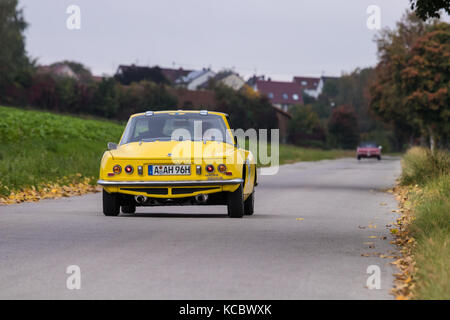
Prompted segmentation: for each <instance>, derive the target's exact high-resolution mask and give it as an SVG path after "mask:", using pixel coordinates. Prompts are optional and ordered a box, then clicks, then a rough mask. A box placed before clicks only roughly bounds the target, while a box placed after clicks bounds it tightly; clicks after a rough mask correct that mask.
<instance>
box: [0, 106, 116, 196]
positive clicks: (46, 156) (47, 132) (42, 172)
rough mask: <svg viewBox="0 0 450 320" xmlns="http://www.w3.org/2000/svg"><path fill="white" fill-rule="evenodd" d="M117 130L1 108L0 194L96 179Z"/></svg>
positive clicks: (105, 123)
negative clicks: (88, 178)
mask: <svg viewBox="0 0 450 320" xmlns="http://www.w3.org/2000/svg"><path fill="white" fill-rule="evenodd" d="M122 130H123V126H121V125H118V124H115V123H111V122H108V121H99V120H86V119H80V118H75V117H70V116H63V115H56V114H52V113H48V112H40V111H24V110H21V109H15V108H9V107H0V195H2V196H7V195H8V194H9V193H10V192H11V191H15V190H21V189H23V188H25V187H30V186H34V187H35V188H39V187H40V185H41V184H42V183H44V182H45V183H49V182H55V181H61V179H64V180H65V181H66V182H67V183H69V182H70V183H72V182H73V183H75V182H78V181H82V180H83V179H84V177H96V176H98V170H99V162H100V159H101V156H102V154H103V152H104V150H105V149H106V143H107V142H108V141H118V140H119V138H120V135H121V134H122Z"/></svg>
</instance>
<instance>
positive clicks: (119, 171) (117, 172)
mask: <svg viewBox="0 0 450 320" xmlns="http://www.w3.org/2000/svg"><path fill="white" fill-rule="evenodd" d="M113 172H114V173H115V174H119V173H121V172H122V167H121V166H119V165H118V164H116V165H115V166H114V167H113Z"/></svg>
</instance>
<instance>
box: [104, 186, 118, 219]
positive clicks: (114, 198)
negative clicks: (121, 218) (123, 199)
mask: <svg viewBox="0 0 450 320" xmlns="http://www.w3.org/2000/svg"><path fill="white" fill-rule="evenodd" d="M119 213H120V203H119V195H118V194H117V193H108V192H106V191H105V190H104V189H103V214H104V215H105V216H109V217H111V216H118V215H119Z"/></svg>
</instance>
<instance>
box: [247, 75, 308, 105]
mask: <svg viewBox="0 0 450 320" xmlns="http://www.w3.org/2000/svg"><path fill="white" fill-rule="evenodd" d="M253 89H254V90H256V91H258V92H259V93H260V94H263V95H265V96H267V97H268V98H269V99H270V101H271V102H272V104H273V105H274V106H275V107H277V108H278V109H280V110H282V111H284V112H288V111H289V107H290V106H292V105H295V104H299V105H303V95H302V94H303V89H302V87H301V86H300V85H298V83H296V82H285V81H272V80H271V79H270V78H269V79H267V80H264V79H261V78H258V79H256V80H255V81H254V84H253Z"/></svg>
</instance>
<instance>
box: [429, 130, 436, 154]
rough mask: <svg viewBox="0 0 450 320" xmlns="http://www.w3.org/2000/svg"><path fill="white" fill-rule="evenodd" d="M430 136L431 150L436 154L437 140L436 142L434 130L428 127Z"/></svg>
mask: <svg viewBox="0 0 450 320" xmlns="http://www.w3.org/2000/svg"><path fill="white" fill-rule="evenodd" d="M428 134H429V135H430V150H431V152H432V153H434V148H435V140H434V134H433V129H431V126H430V127H428Z"/></svg>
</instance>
